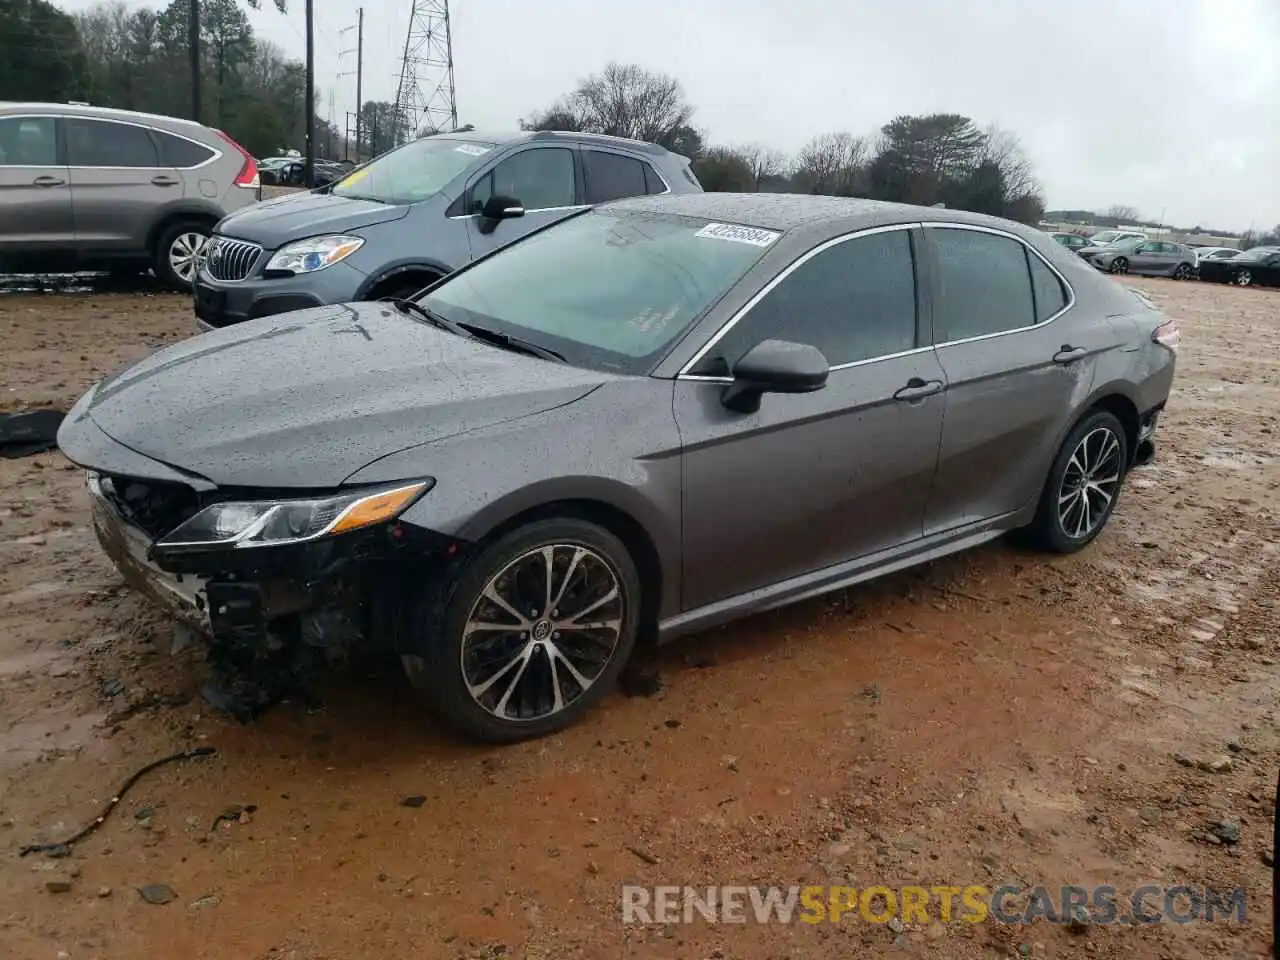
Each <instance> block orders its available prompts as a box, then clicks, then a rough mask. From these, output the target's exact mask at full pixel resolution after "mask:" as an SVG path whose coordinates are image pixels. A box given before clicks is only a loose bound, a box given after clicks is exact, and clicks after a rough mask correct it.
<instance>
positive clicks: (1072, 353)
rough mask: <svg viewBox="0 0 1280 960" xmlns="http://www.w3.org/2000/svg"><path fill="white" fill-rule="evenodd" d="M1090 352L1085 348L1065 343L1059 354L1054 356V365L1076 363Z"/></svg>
mask: <svg viewBox="0 0 1280 960" xmlns="http://www.w3.org/2000/svg"><path fill="white" fill-rule="evenodd" d="M1088 352H1089V351H1088V350H1086V349H1085V348H1084V347H1073V346H1071V344H1069V343H1064V344H1063V345H1062V347H1061V348H1060V349H1059V350H1058V352H1057V353H1055V354H1054V355H1053V362H1054V363H1074V362H1075V361H1076V360H1079V359H1080V358H1081V357H1083V356H1084V355H1085V354H1087V353H1088Z"/></svg>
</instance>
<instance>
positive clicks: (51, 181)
mask: <svg viewBox="0 0 1280 960" xmlns="http://www.w3.org/2000/svg"><path fill="white" fill-rule="evenodd" d="M66 182H67V181H65V180H60V179H58V178H57V177H50V176H43V177H36V178H35V179H34V180H32V181H31V183H32V185H33V186H37V187H61V186H64V185H65V184H66Z"/></svg>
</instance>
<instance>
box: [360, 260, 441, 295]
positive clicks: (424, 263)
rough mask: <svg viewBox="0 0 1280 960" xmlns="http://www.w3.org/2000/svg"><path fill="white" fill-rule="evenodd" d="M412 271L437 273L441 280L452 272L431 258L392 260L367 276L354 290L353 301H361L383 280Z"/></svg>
mask: <svg viewBox="0 0 1280 960" xmlns="http://www.w3.org/2000/svg"><path fill="white" fill-rule="evenodd" d="M413 270H426V271H430V272H432V273H438V274H439V275H440V277H441V278H444V277H447V276H448V275H449V274H450V273H452V272H453V268H452V267H450V266H449V265H448V264H445V263H442V262H440V261H439V260H433V259H431V258H423V257H405V258H403V259H400V260H393V261H391V263H388V264H384V265H383V267H382V268H381V269H380V270H379V271H378V272H377V273H371V274H369V276H368V277H366V278H365V280H364V282H363V283H361V284H360V286H359V288H358V289H357V290H356V295H355V297H354V298H353V299H355V300H363V299H364V298H365V297H366V296H368V294H369V291H370V290H372V289H373V288H374V287H376V286H377V285H378V284H380V283H382V282H383V281H384V280H388V279H390V278H391V277H394V276H396V275H397V274H400V273H409V272H410V271H413Z"/></svg>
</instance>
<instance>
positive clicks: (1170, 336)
mask: <svg viewBox="0 0 1280 960" xmlns="http://www.w3.org/2000/svg"><path fill="white" fill-rule="evenodd" d="M1151 339H1152V341H1153V342H1155V343H1158V344H1160V346H1162V347H1164V348H1165V349H1166V350H1168V351H1169V352H1170V353H1177V352H1178V341H1179V339H1180V334H1179V332H1178V321H1177V320H1166V321H1165V322H1164V323H1162V324H1160V326H1158V327H1156V328H1155V329H1154V330H1152V331H1151Z"/></svg>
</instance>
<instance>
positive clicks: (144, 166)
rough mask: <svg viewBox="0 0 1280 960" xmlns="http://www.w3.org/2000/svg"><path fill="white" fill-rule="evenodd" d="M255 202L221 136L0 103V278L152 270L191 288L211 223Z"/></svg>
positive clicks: (249, 177)
mask: <svg viewBox="0 0 1280 960" xmlns="http://www.w3.org/2000/svg"><path fill="white" fill-rule="evenodd" d="M260 194H261V191H260V188H259V182H258V165H257V162H256V161H255V160H254V159H253V157H252V156H250V155H249V153H248V152H247V151H245V149H244V148H243V147H241V146H240V145H239V144H238V143H236V142H235V141H234V140H232V139H231V138H230V137H229V136H227V135H226V134H225V133H223V132H222V131H220V130H213V129H211V128H209V127H205V126H201V125H200V124H198V123H194V122H192V121H190V120H179V119H175V118H173V117H161V116H156V115H154V114H149V113H134V112H132V111H128V110H109V109H106V108H102V107H90V106H83V105H77V104H55V103H3V102H0V272H33V273H51V272H61V271H72V270H109V271H113V272H115V271H136V270H145V269H146V268H148V267H150V268H152V269H153V270H154V271H155V273H156V276H157V277H159V278H160V279H161V280H162V281H164V282H166V283H168V284H169V285H171V286H174V287H176V288H178V289H181V290H190V289H191V281H192V278H193V277H194V275H195V271H196V265H197V260H198V257H199V254H200V252H201V250H202V249H203V247H204V244H205V241H206V240H207V239H208V237H209V235H210V234H211V233H212V232H213V226H214V224H216V223H217V222H218V221H219V220H221V219H222V218H223V217H224V216H226V215H227V214H229V213H233V212H234V211H236V210H239V209H241V208H243V207H245V206H248V205H249V204H252V203H255V202H256V201H257V200H258V199H259V198H260Z"/></svg>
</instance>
